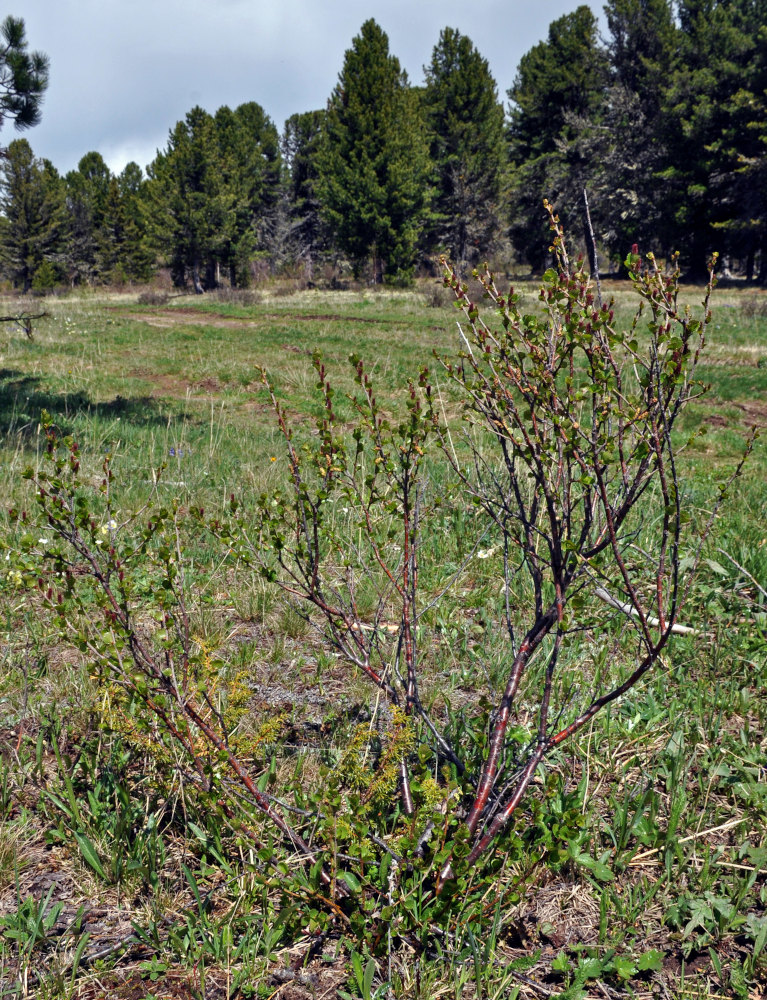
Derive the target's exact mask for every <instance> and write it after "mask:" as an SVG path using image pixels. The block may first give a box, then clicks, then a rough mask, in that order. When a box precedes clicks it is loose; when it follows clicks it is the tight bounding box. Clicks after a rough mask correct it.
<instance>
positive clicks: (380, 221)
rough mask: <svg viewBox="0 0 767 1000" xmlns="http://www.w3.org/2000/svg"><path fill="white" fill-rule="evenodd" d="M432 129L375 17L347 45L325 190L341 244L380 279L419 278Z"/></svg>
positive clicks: (324, 170)
mask: <svg viewBox="0 0 767 1000" xmlns="http://www.w3.org/2000/svg"><path fill="white" fill-rule="evenodd" d="M428 172H429V157H428V145H427V138H426V129H425V125H424V122H423V116H422V113H421V109H420V106H419V102H418V99H417V95H415V94H414V93H413V92H412V91H411V90H410V88H409V87H408V82H407V75H406V74H405V73H404V72H403V71H402V70H401V69H400V64H399V60H398V59H397V58H396V57H395V56H392V55H390V54H389V39H388V38H387V36H386V33H385V32H384V31H383V30H382V29H381V28H380V27H379V26H378V24H376V22H375V21H374V20H372V19H371V20H368V21H366V22H365V23H364V24H363V25H362V29H361V31H360V34H359V35H358V36H357V37H356V38H355V39H354V40H353V42H352V47H351V48H350V49H348V50H347V52H346V56H345V58H344V66H343V69H342V71H341V74H340V76H339V80H338V84H337V86H336V88H335V90H334V91H333V93H332V95H331V97H330V100H329V102H328V110H327V119H326V127H325V131H324V138H323V143H322V151H321V154H320V178H319V194H320V199H321V201H322V205H323V211H324V213H325V217H326V218H327V220H328V222H329V224H330V226H331V228H332V229H333V232H334V233H335V237H336V240H337V241H338V243H339V245H340V247H341V249H342V250H343V251H344V252H345V253H347V254H349V256H350V257H351V258H352V260H353V262H354V266H355V271H356V272H357V273H359V271H360V268H361V265H362V263H363V262H364V261H365V260H366V259H367V258H368V257H369V256H370V255H371V254H372V256H373V259H374V273H375V280H376V281H379V280H381V279H382V278H383V279H384V280H386V281H387V282H392V281H393V282H407V281H409V280H410V279H411V277H412V273H413V267H414V263H415V256H416V245H417V241H418V237H419V235H420V231H421V228H422V222H423V215H424V211H425V208H426V204H427V200H428Z"/></svg>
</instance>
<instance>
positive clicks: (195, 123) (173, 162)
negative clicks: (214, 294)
mask: <svg viewBox="0 0 767 1000" xmlns="http://www.w3.org/2000/svg"><path fill="white" fill-rule="evenodd" d="M149 177H150V181H151V183H150V186H149V195H150V197H151V202H152V212H151V218H152V232H153V236H154V239H155V241H156V245H157V247H158V249H159V250H160V251H161V252H163V253H164V254H165V256H166V258H167V260H168V263H169V264H170V267H171V272H172V274H173V278H174V281H175V282H176V284H177V285H180V286H184V285H185V284H186V282H187V279H188V278H189V277H191V280H192V286H193V288H194V290H195V292H197V293H198V294H201V293H202V292H203V291H204V287H203V277H204V276H205V277H206V284H207V285H208V286H210V284H211V283H213V282H214V281H215V262H216V260H220V259H221V254H222V252H223V250H224V248H225V247H226V245H227V241H228V240H229V239H230V238H231V233H232V231H233V220H232V213H233V209H234V199H233V196H232V194H231V192H230V191H228V190H227V188H226V185H225V181H224V176H223V173H222V171H221V168H220V162H219V145H218V136H217V130H216V125H215V122H214V120H213V117H212V116H211V115H209V114H208V112H207V111H204V110H203V109H202V108H200V107H195V108H192V110H191V111H189V112H188V114H187V115H186V117H185V118H184V120H183V121H180V122H177V123H176V125H175V127H174V128H173V129H172V130H171V133H170V137H169V139H168V145H167V147H166V148H165V150H164V151H163V152H161V153H159V154H158V155H157V157H156V158H155V160H154V162H153V163H152V164H151V165H150V167H149ZM211 271H213V274H211Z"/></svg>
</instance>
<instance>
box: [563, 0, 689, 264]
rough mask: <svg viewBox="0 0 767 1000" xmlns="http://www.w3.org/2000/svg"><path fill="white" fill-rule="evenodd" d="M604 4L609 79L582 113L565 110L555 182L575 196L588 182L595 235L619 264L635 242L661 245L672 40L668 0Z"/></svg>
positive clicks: (653, 246)
mask: <svg viewBox="0 0 767 1000" xmlns="http://www.w3.org/2000/svg"><path fill="white" fill-rule="evenodd" d="M604 10H605V15H606V19H607V24H608V28H609V37H608V40H607V53H608V56H609V60H610V73H609V86H606V87H605V90H604V91H603V93H602V95H601V97H600V99H599V101H598V102H597V103H596V104H593V105H592V106H591V107H590V108H588V109H587V110H586V112H585V113H578V112H574V111H568V112H567V113H566V115H565V122H566V126H567V127H566V129H565V130H564V131H563V133H562V134H561V136H560V139H559V140H558V145H559V147H560V151H561V153H562V160H561V173H562V177H561V179H560V180H559V182H558V184H556V185H553V186H556V187H559V188H560V189H562V190H564V189H565V188H566V187H567V186H568V184H569V185H570V187H571V188H573V191H572V195H571V197H572V198H573V199H575V200H578V198H579V197H580V198H581V199H582V198H583V191H582V189H583V188H587V190H588V196H589V202H590V207H591V220H592V223H593V227H594V230H595V232H596V236H597V239H598V240H599V241H600V242H601V243H602V245H603V247H604V248H606V249H607V251H608V252H609V253H610V254H611V256H612V257H613V259H614V260H615V262H616V263H618V262H621V261H622V260H623V259H624V257H625V255H626V251H627V249H628V248H629V247H630V246H631V245H632V244H633V243H637V244H639V245H641V247H642V249H643V250H650V249H653V250H659V249H664V243H663V233H664V230H665V229H666V228H667V226H666V220H665V218H664V213H663V189H664V181H663V179H662V177H661V173H662V170H663V168H664V166H665V161H666V154H665V146H664V144H663V142H662V139H661V135H660V130H659V117H660V104H661V97H662V93H663V89H664V86H665V83H666V80H667V78H668V76H669V75H670V73H671V72H672V70H673V67H674V64H675V54H676V44H677V43H676V28H675V26H674V21H673V12H672V8H671V3H670V0H608V3H607V4H606V5H605V8H604ZM578 187H580V188H581V190H580V191H578V190H577V188H578Z"/></svg>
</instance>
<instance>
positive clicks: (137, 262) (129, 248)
mask: <svg viewBox="0 0 767 1000" xmlns="http://www.w3.org/2000/svg"><path fill="white" fill-rule="evenodd" d="M146 185H147V182H146V179H145V178H144V174H143V171H142V169H141V167H140V166H139V165H138V164H137V163H133V162H131V163H128V164H126V165H125V167H124V169H123V171H122V173H121V174H120V175H119V176H118V177H117V186H118V189H119V196H120V204H121V210H122V218H123V220H124V232H123V241H122V247H121V251H120V258H119V262H118V263H119V266H120V267H122V269H123V270H124V273H125V276H126V277H127V279H128V281H148V280H149V278H150V277H151V275H152V271H153V270H154V265H155V254H154V251H153V250H152V246H151V241H150V238H149V225H148V208H147V203H146V202H147V199H146Z"/></svg>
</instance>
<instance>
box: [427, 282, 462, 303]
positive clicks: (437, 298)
mask: <svg viewBox="0 0 767 1000" xmlns="http://www.w3.org/2000/svg"><path fill="white" fill-rule="evenodd" d="M454 298H455V296H454V295H453V294H452V292H451V291H450V290H449V289H448V288H445V283H444V282H443V281H438V282H435V281H430V282H429V284H428V285H427V286H426V288H424V290H423V300H424V302H425V303H426V305H427V306H430V307H431V308H432V309H446V308H447V307H448V306H449V305H450V303H451V302H453V300H454Z"/></svg>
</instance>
